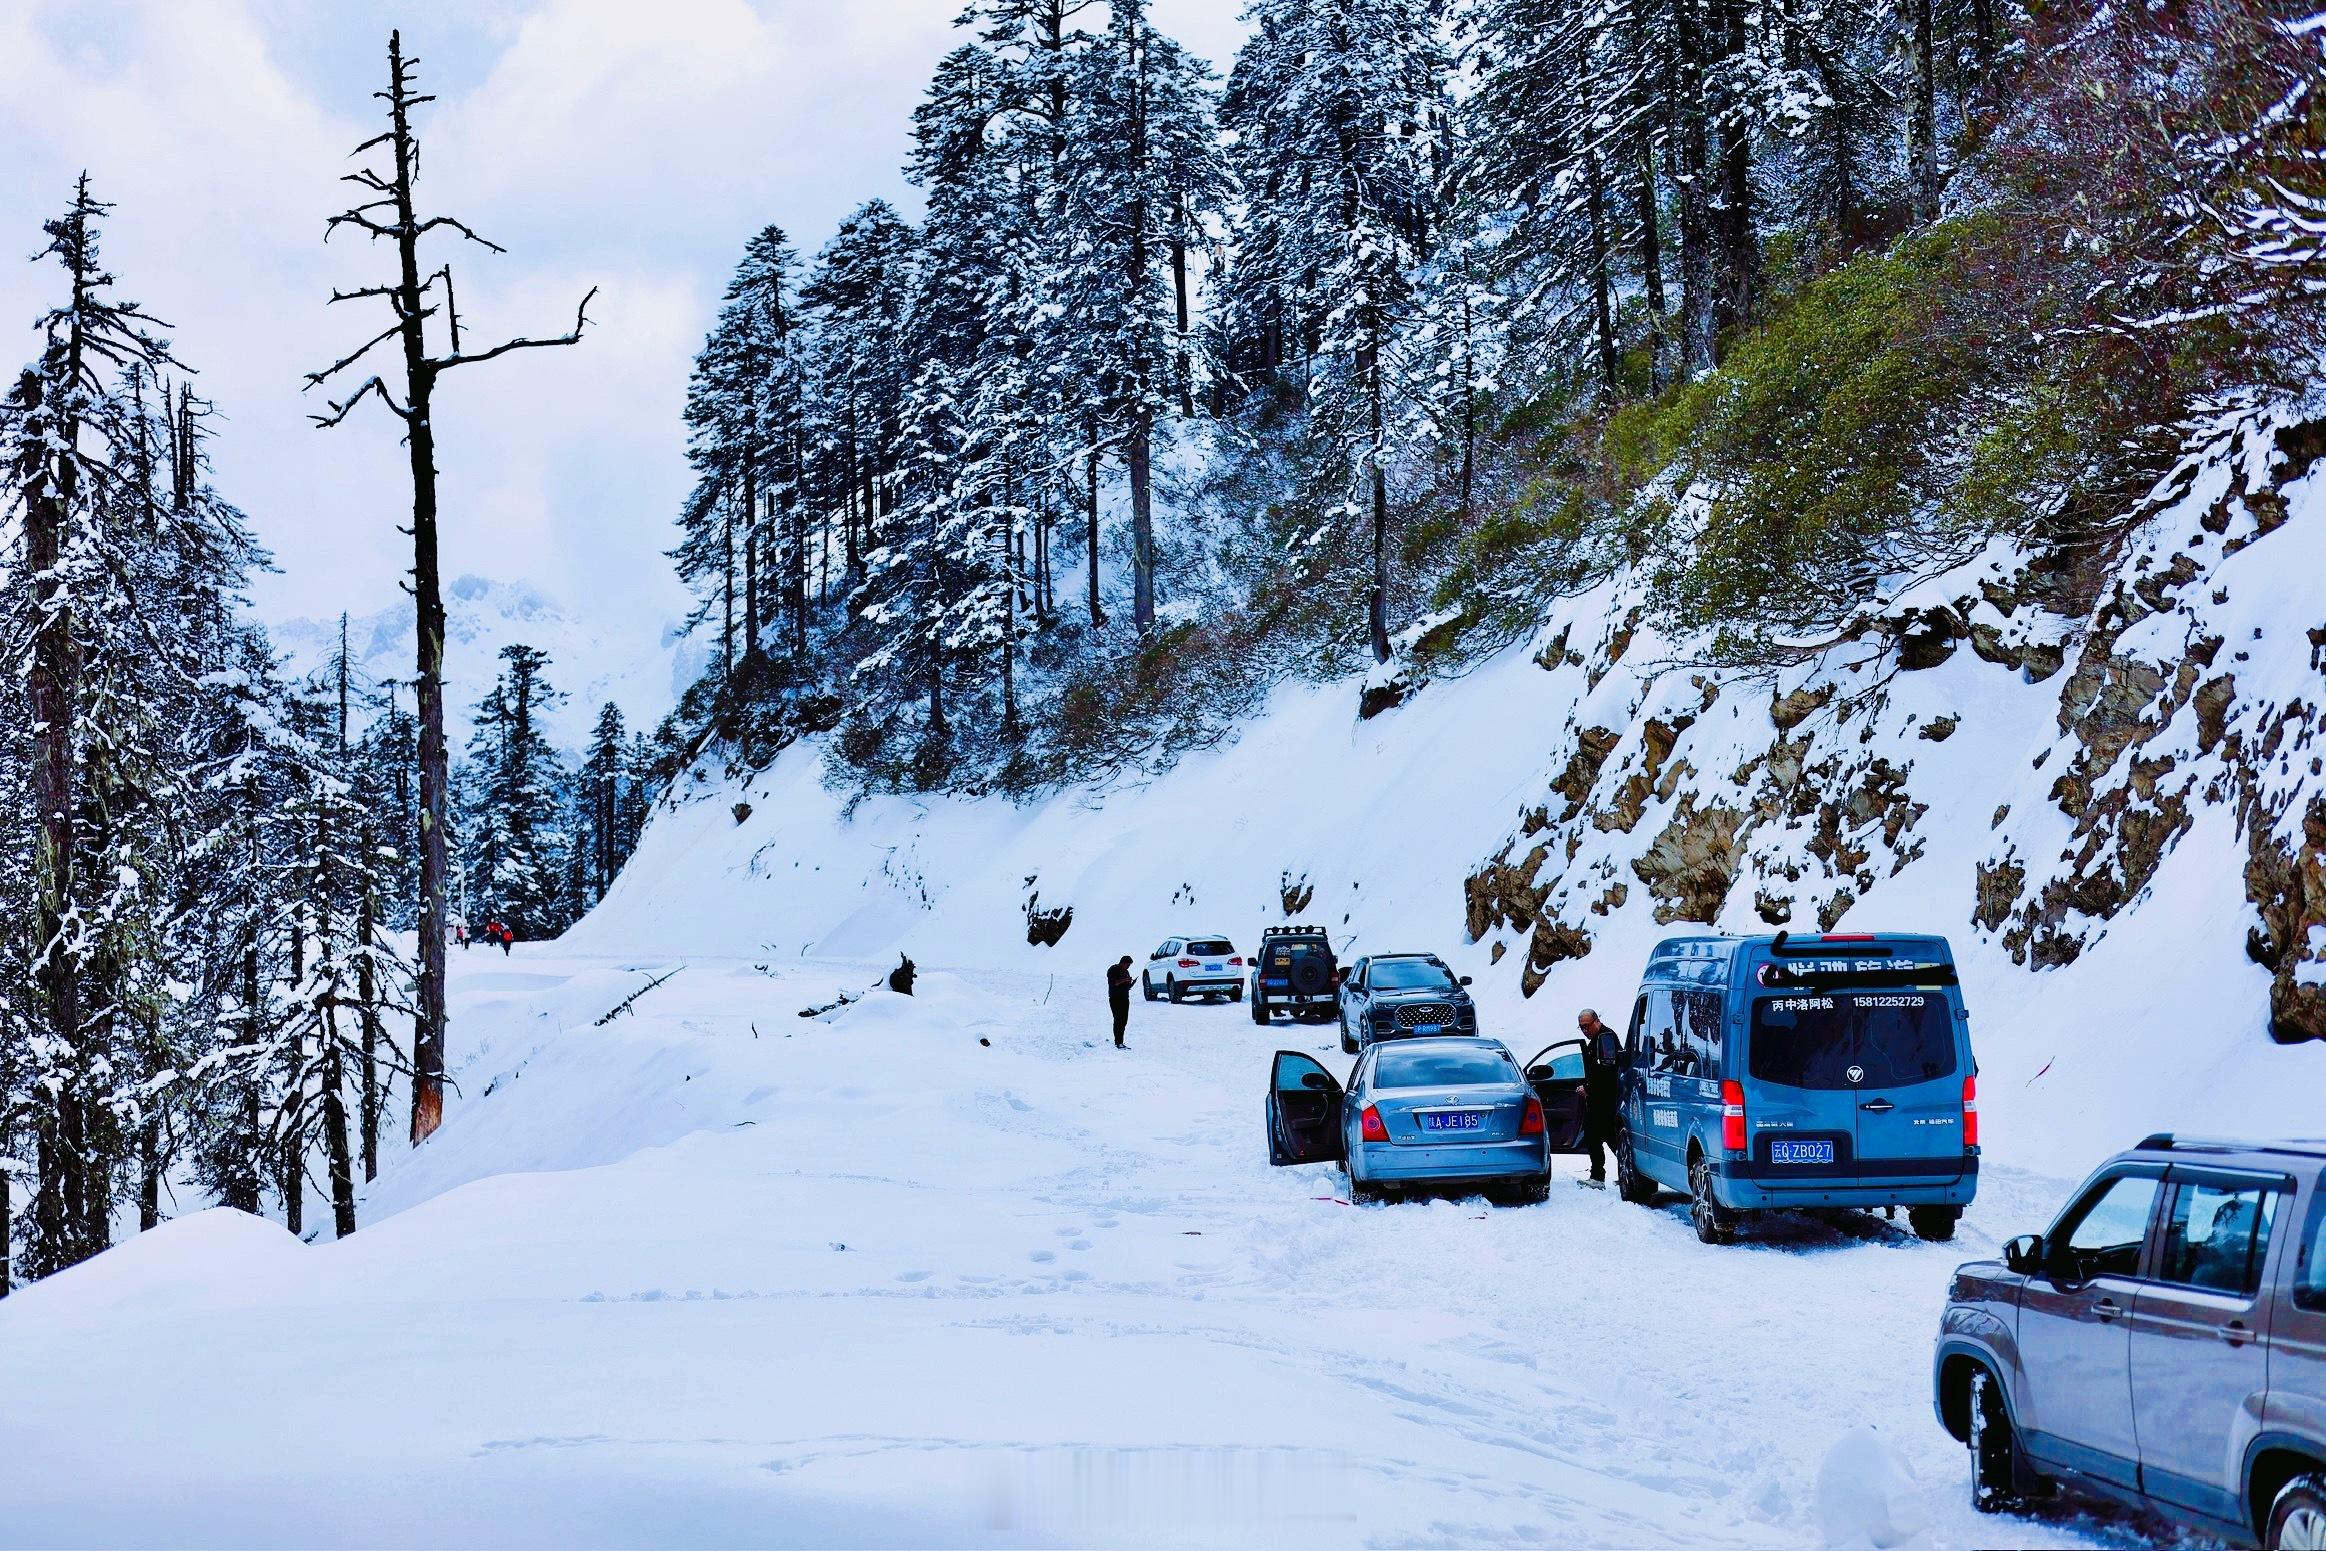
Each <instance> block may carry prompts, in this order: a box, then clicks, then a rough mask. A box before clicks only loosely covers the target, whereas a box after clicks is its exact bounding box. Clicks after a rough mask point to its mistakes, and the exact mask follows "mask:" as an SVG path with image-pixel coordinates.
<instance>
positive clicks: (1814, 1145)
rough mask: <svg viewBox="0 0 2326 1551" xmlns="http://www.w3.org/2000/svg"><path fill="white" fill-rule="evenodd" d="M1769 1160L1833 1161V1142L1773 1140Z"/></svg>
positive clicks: (1785, 1161)
mask: <svg viewBox="0 0 2326 1551" xmlns="http://www.w3.org/2000/svg"><path fill="white" fill-rule="evenodd" d="M1769 1161H1770V1162H1771V1163H1831V1162H1833V1143H1831V1142H1771V1143H1770V1144H1769Z"/></svg>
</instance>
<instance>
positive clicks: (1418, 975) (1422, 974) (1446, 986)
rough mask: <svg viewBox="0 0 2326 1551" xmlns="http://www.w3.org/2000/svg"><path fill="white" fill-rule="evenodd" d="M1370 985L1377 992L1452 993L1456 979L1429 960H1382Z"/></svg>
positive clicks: (1374, 967)
mask: <svg viewBox="0 0 2326 1551" xmlns="http://www.w3.org/2000/svg"><path fill="white" fill-rule="evenodd" d="M1368 984H1370V985H1371V986H1372V988H1373V989H1374V990H1376V991H1451V990H1452V989H1454V977H1453V976H1451V975H1449V974H1447V973H1446V972H1445V971H1444V970H1443V969H1441V968H1439V967H1438V966H1437V965H1435V964H1432V963H1431V962H1429V960H1427V959H1382V960H1380V961H1378V962H1377V963H1375V964H1374V966H1373V977H1372V979H1371V980H1370V981H1369V982H1368Z"/></svg>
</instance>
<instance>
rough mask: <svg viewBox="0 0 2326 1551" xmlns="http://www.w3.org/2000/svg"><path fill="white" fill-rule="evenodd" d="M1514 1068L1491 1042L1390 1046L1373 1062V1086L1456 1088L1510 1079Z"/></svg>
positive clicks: (1515, 1074) (1514, 1073)
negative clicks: (1449, 1046)
mask: <svg viewBox="0 0 2326 1551" xmlns="http://www.w3.org/2000/svg"><path fill="white" fill-rule="evenodd" d="M1516 1076H1517V1068H1515V1067H1514V1066H1512V1065H1511V1062H1510V1057H1509V1056H1508V1055H1507V1054H1505V1053H1504V1052H1502V1051H1500V1050H1497V1049H1495V1048H1494V1047H1492V1046H1491V1045H1481V1046H1478V1047H1476V1048H1474V1049H1467V1050H1456V1049H1447V1048H1445V1047H1444V1046H1439V1047H1437V1048H1434V1049H1428V1050H1415V1049H1412V1048H1410V1047H1408V1048H1404V1049H1400V1048H1398V1047H1396V1046H1391V1047H1389V1048H1388V1049H1385V1050H1383V1051H1382V1052H1381V1055H1380V1058H1379V1059H1378V1060H1376V1061H1375V1062H1374V1063H1373V1086H1374V1088H1375V1089H1376V1090H1379V1089H1382V1088H1459V1087H1467V1086H1470V1085H1472V1084H1477V1083H1504V1082H1510V1081H1512V1080H1514V1079H1515V1078H1516Z"/></svg>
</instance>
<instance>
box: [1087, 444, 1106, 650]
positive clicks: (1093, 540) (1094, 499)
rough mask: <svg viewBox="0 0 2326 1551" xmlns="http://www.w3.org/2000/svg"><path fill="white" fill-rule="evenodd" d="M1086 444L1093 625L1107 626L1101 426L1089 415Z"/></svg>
mask: <svg viewBox="0 0 2326 1551" xmlns="http://www.w3.org/2000/svg"><path fill="white" fill-rule="evenodd" d="M1082 435H1083V439H1084V442H1085V444H1086V445H1085V447H1084V450H1083V454H1082V477H1083V484H1082V494H1083V515H1084V517H1085V519H1086V522H1087V526H1088V532H1087V534H1086V535H1085V537H1086V538H1087V540H1088V542H1087V545H1086V547H1087V548H1088V550H1089V552H1090V627H1091V628H1092V629H1093V630H1103V629H1105V628H1106V610H1105V609H1103V608H1101V607H1100V606H1099V601H1098V426H1097V424H1096V423H1095V422H1093V421H1092V420H1091V419H1090V418H1089V417H1087V416H1085V417H1084V419H1083V422H1082Z"/></svg>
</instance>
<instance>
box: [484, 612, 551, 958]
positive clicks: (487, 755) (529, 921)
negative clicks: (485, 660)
mask: <svg viewBox="0 0 2326 1551" xmlns="http://www.w3.org/2000/svg"><path fill="white" fill-rule="evenodd" d="M501 662H502V664H503V666H502V669H501V674H500V677H499V678H498V679H497V680H496V681H495V683H494V685H493V688H492V690H491V692H490V693H489V694H487V695H486V696H485V697H484V699H483V700H481V701H479V702H478V703H477V708H476V724H475V731H474V732H473V733H472V734H471V735H470V737H469V745H468V755H469V773H470V786H469V791H468V793H467V794H466V795H467V798H468V803H467V808H468V813H467V824H466V825H465V832H464V835H463V839H464V840H465V841H466V844H465V846H464V847H463V850H464V851H465V852H466V855H467V864H468V888H469V896H470V898H471V900H473V901H474V908H475V909H476V911H477V912H478V913H479V915H480V916H484V915H489V916H491V917H493V918H495V919H498V920H500V921H502V922H505V923H506V924H507V925H508V926H509V927H510V928H512V929H513V930H514V931H515V932H516V933H517V934H518V935H519V936H520V937H525V938H540V937H554V936H555V935H557V934H558V933H559V932H561V931H563V930H564V929H565V927H566V926H567V925H568V924H569V923H568V921H567V919H566V917H565V914H564V909H563V887H562V881H563V874H562V871H561V863H562V861H563V856H562V846H561V839H562V830H563V818H564V803H563V800H562V799H563V793H564V787H565V773H564V770H563V768H562V764H561V762H560V760H559V759H558V755H557V750H556V749H555V748H554V747H553V746H552V745H551V744H550V742H549V738H548V735H547V734H546V733H544V732H543V731H542V728H541V723H540V717H541V714H542V713H543V712H544V711H547V710H549V709H551V708H553V707H555V706H556V705H558V704H559V703H560V702H562V701H563V700H564V698H565V697H564V696H563V695H562V694H560V693H559V692H558V691H557V690H555V689H553V688H551V687H550V685H549V682H548V680H547V679H546V678H545V677H543V669H545V668H546V667H547V666H548V664H549V657H548V654H546V653H544V652H542V651H540V650H538V649H537V648H534V647H531V646H526V645H523V644H518V643H512V644H511V645H508V646H504V647H502V648H501Z"/></svg>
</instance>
